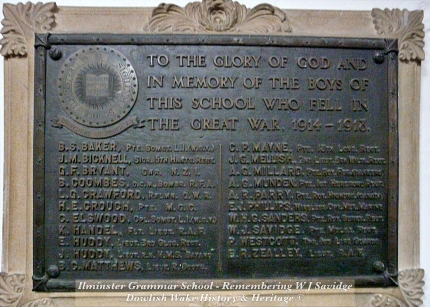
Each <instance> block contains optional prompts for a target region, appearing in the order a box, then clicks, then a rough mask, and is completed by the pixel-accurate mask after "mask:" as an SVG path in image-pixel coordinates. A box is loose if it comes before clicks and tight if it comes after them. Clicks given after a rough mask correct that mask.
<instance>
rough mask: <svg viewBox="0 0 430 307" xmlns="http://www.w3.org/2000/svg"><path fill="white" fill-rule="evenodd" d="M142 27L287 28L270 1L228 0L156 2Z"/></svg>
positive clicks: (169, 29) (201, 29)
mask: <svg viewBox="0 0 430 307" xmlns="http://www.w3.org/2000/svg"><path fill="white" fill-rule="evenodd" d="M145 30H149V31H151V32H191V33H192V32H238V33H276V32H280V33H282V32H291V27H290V25H289V21H288V18H287V15H286V14H285V13H284V12H283V11H282V10H280V9H279V8H277V7H274V6H272V5H270V4H260V5H257V6H256V7H254V8H253V9H248V8H247V7H246V6H245V5H242V4H239V3H238V2H233V1H232V0H203V1H202V2H192V3H189V4H187V5H186V6H185V8H181V7H179V6H177V5H175V4H164V3H162V4H160V5H159V6H158V7H157V8H155V9H154V10H153V12H152V16H151V17H150V19H149V22H148V24H147V25H146V27H145Z"/></svg>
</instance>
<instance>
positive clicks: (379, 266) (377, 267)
mask: <svg viewBox="0 0 430 307" xmlns="http://www.w3.org/2000/svg"><path fill="white" fill-rule="evenodd" d="M373 271H375V272H376V273H384V271H385V265H384V264H383V263H382V262H381V261H375V262H374V263H373Z"/></svg>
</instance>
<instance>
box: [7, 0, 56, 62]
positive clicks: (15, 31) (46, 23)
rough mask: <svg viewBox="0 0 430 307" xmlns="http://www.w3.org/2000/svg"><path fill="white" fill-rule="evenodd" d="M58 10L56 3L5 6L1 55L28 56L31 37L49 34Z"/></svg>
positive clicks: (28, 3)
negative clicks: (42, 33)
mask: <svg viewBox="0 0 430 307" xmlns="http://www.w3.org/2000/svg"><path fill="white" fill-rule="evenodd" d="M56 8H57V6H56V4H55V2H50V3H46V4H43V3H41V2H38V3H36V4H33V3H31V2H27V3H26V4H23V3H18V4H17V5H13V4H9V3H6V4H5V5H4V6H3V14H4V19H3V21H2V25H3V28H2V30H1V34H2V35H3V38H2V40H1V41H0V44H1V46H2V48H1V51H0V53H1V55H3V56H5V57H7V56H11V55H14V56H26V55H27V48H28V44H29V43H28V40H29V37H32V36H33V33H35V32H47V31H49V30H51V29H52V26H53V24H54V23H55V18H54V11H55V10H56Z"/></svg>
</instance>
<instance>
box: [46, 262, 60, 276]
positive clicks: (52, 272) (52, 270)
mask: <svg viewBox="0 0 430 307" xmlns="http://www.w3.org/2000/svg"><path fill="white" fill-rule="evenodd" d="M46 275H48V277H49V278H57V277H58V276H60V269H58V266H56V265H50V266H49V268H48V270H47V271H46Z"/></svg>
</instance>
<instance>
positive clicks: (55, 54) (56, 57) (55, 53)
mask: <svg viewBox="0 0 430 307" xmlns="http://www.w3.org/2000/svg"><path fill="white" fill-rule="evenodd" d="M49 56H50V57H51V59H53V60H54V61H58V60H59V59H61V56H62V54H61V51H60V50H58V49H56V48H54V49H52V50H51V51H49Z"/></svg>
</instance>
